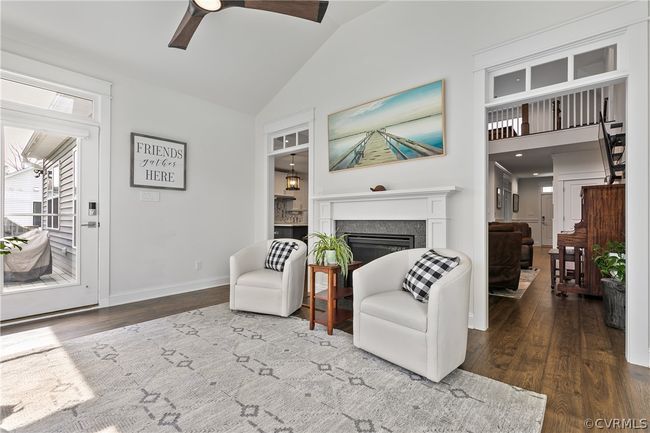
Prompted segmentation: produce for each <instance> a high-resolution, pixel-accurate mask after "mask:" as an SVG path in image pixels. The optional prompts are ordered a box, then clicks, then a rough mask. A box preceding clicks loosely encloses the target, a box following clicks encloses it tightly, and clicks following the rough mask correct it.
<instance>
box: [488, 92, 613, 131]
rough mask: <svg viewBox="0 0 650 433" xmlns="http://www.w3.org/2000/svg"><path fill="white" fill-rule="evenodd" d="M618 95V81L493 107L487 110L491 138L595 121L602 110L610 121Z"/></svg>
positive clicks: (587, 124) (556, 128) (591, 123)
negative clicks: (616, 87) (615, 85)
mask: <svg viewBox="0 0 650 433" xmlns="http://www.w3.org/2000/svg"><path fill="white" fill-rule="evenodd" d="M614 96H615V92H614V85H606V86H597V87H592V88H587V89H583V90H580V91H577V92H576V91H573V92H570V93H565V94H558V95H555V96H551V97H546V98H542V99H534V100H530V101H528V102H525V103H517V104H512V105H505V106H500V107H498V108H493V109H490V110H488V113H487V133H488V139H489V140H501V139H504V138H513V137H519V136H522V135H528V134H539V133H543V132H550V131H559V130H563V129H569V128H578V127H581V126H589V125H595V124H597V123H598V120H599V118H598V115H599V113H601V112H602V113H603V114H604V116H605V121H608V120H610V119H611V112H612V107H615V105H614V103H615V101H614Z"/></svg>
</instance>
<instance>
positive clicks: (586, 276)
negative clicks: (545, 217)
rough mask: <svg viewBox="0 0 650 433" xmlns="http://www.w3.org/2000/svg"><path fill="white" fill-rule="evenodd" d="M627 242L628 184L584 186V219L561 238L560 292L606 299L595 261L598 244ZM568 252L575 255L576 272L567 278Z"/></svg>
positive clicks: (559, 247) (558, 243)
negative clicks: (626, 209) (626, 202)
mask: <svg viewBox="0 0 650 433" xmlns="http://www.w3.org/2000/svg"><path fill="white" fill-rule="evenodd" d="M608 241H618V242H625V185H624V184H621V185H596V186H583V187H582V220H581V221H580V222H579V223H577V224H576V225H575V230H574V231H573V232H572V233H560V234H558V235H557V246H558V250H559V262H560V270H559V271H560V281H559V284H558V285H557V289H558V291H560V292H562V293H566V292H573V293H581V294H584V295H595V296H602V290H601V287H600V278H601V275H600V271H599V270H598V268H597V267H596V265H594V262H593V248H594V245H596V244H599V245H602V246H605V244H607V242H608ZM567 249H569V250H570V251H572V252H571V254H572V255H573V257H572V260H571V261H574V262H575V268H576V269H575V272H574V275H573V276H572V279H571V280H569V275H567V270H566V266H565V264H566V262H567V261H569V260H568V258H567V254H568V253H567Z"/></svg>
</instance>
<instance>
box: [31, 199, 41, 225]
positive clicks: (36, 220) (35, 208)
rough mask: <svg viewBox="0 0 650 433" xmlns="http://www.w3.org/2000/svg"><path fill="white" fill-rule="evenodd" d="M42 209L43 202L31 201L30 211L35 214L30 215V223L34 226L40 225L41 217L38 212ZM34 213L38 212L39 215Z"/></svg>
mask: <svg viewBox="0 0 650 433" xmlns="http://www.w3.org/2000/svg"><path fill="white" fill-rule="evenodd" d="M42 209H43V203H41V202H40V201H35V202H32V213H34V214H35V215H33V216H32V225H33V226H34V227H40V226H41V221H42V219H41V215H40V213H41V212H42ZM36 214H39V215H36Z"/></svg>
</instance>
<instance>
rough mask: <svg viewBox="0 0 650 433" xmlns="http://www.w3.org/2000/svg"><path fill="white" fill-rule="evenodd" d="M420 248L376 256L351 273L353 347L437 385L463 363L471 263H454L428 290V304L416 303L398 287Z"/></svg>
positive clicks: (419, 254) (463, 257)
mask: <svg viewBox="0 0 650 433" xmlns="http://www.w3.org/2000/svg"><path fill="white" fill-rule="evenodd" d="M425 251H427V249H425V248H418V249H411V250H403V251H398V252H395V253H391V254H388V255H385V256H383V257H380V258H378V259H376V260H373V261H372V262H370V263H368V264H366V265H364V266H362V267H361V268H359V269H357V270H355V271H354V272H353V274H352V279H353V286H352V287H353V292H354V308H353V310H354V321H353V327H354V337H353V338H354V345H355V346H356V347H359V348H361V349H363V350H365V351H367V352H370V353H373V354H375V355H377V356H378V357H380V358H383V359H385V360H387V361H389V362H392V363H393V364H397V365H399V366H401V367H404V368H405V369H407V370H410V371H412V372H414V373H417V374H419V375H420V376H424V377H426V378H427V379H430V380H433V381H435V382H439V381H440V380H442V379H443V378H444V377H445V376H447V375H448V374H449V373H451V372H452V371H453V370H454V369H456V368H457V367H458V366H460V365H461V364H462V363H463V362H464V360H465V353H466V351H467V320H468V314H469V293H470V274H471V269H472V264H471V261H470V259H469V257H467V256H466V255H465V254H462V253H459V252H457V251H453V250H448V249H442V248H440V249H438V248H436V251H437V252H438V253H440V254H443V255H445V256H450V257H460V264H459V265H458V266H457V267H456V268H454V269H453V270H452V271H451V272H449V273H448V274H446V275H445V276H444V277H443V278H441V279H440V280H438V281H437V282H436V283H435V284H433V285H432V286H431V290H430V292H429V302H428V303H426V304H425V303H422V302H419V301H416V300H415V299H414V298H413V295H411V293H409V292H406V291H404V290H402V283H403V281H404V277H405V276H406V274H407V272H408V271H409V270H410V269H411V267H412V266H413V264H414V263H415V262H416V261H417V260H418V259H419V258H420V257H422V254H424V252H425Z"/></svg>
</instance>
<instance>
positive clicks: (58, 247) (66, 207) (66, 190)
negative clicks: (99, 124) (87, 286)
mask: <svg viewBox="0 0 650 433" xmlns="http://www.w3.org/2000/svg"><path fill="white" fill-rule="evenodd" d="M76 148H77V143H76V140H73V139H70V140H69V141H67V142H66V143H64V144H63V145H61V146H59V147H58V148H57V149H56V150H55V151H54V152H53V153H52V154H51V155H50V156H48V157H47V158H46V159H45V161H44V164H43V171H44V173H47V171H48V170H49V169H50V168H51V167H52V166H54V165H55V164H56V163H59V179H60V185H59V228H58V229H51V228H48V229H47V230H48V231H49V233H50V245H51V247H52V264H53V265H54V266H55V267H56V268H59V269H61V270H62V271H65V272H66V273H69V274H70V275H73V276H74V275H76V264H77V257H76V255H77V250H76V248H74V247H73V236H74V194H75V191H74V169H75V167H74V150H75V149H76ZM47 200H48V199H47V186H46V185H45V184H44V185H43V213H50V210H49V209H48V202H47ZM46 224H47V217H44V218H43V227H46Z"/></svg>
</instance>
